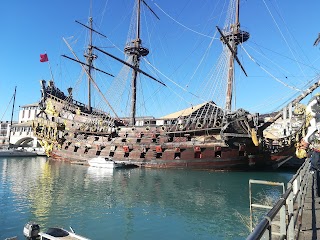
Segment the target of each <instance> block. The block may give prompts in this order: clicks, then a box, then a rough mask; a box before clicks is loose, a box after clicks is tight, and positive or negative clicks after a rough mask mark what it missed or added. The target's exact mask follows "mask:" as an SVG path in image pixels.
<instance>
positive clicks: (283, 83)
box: [240, 44, 302, 92]
mask: <svg viewBox="0 0 320 240" xmlns="http://www.w3.org/2000/svg"><path fill="white" fill-rule="evenodd" d="M240 46H241V48H242V49H243V51H244V52H245V53H246V54H247V56H248V57H249V58H250V59H251V60H252V61H253V62H254V63H255V64H257V65H258V66H259V67H260V68H261V69H262V70H263V71H265V72H266V73H267V74H268V75H269V76H271V77H272V78H273V79H275V80H276V81H277V82H279V83H281V84H282V85H284V86H286V87H288V88H291V89H293V90H296V91H299V92H301V91H302V90H301V89H298V88H296V87H293V86H290V85H288V84H286V83H285V82H283V81H281V80H280V79H279V78H277V77H275V76H273V75H272V74H271V73H270V72H268V70H267V69H265V68H264V67H262V66H261V65H260V64H259V63H258V62H257V61H255V60H254V59H253V57H252V56H251V55H250V54H249V53H248V52H247V51H246V49H245V48H244V47H243V45H242V44H241V45H240Z"/></svg>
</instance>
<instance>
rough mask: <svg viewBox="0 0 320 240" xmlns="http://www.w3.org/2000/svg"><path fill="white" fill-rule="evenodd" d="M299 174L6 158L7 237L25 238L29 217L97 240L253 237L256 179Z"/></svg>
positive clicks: (2, 186)
mask: <svg viewBox="0 0 320 240" xmlns="http://www.w3.org/2000/svg"><path fill="white" fill-rule="evenodd" d="M292 176H293V172H280V171H277V172H213V171H195V170H172V169H141V168H135V169H115V170H113V169H112V170H108V169H97V168H91V167H87V166H81V165H71V164H68V163H64V162H56V161H50V160H47V159H46V158H44V157H28V158H0V239H5V238H8V237H13V236H17V237H18V239H24V237H23V234H22V230H23V226H24V225H25V223H27V222H29V221H33V222H36V223H38V224H39V225H40V227H41V230H45V229H46V228H48V227H54V226H58V227H63V228H65V229H69V226H71V227H72V228H73V229H74V230H75V232H76V233H78V234H80V235H83V236H85V237H88V238H90V239H139V240H141V239H245V238H246V236H247V235H248V234H249V229H248V225H249V222H248V221H247V219H249V190H248V188H249V187H248V181H249V179H261V180H268V181H276V182H285V183H287V182H288V181H289V180H290V179H291V177H292ZM263 194H264V195H271V196H272V197H274V196H275V195H279V194H281V190H279V189H274V188H270V189H269V188H267V189H266V190H263ZM261 196H262V195H261ZM261 198H263V197H261Z"/></svg>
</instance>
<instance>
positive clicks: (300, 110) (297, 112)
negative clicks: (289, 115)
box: [293, 103, 306, 115]
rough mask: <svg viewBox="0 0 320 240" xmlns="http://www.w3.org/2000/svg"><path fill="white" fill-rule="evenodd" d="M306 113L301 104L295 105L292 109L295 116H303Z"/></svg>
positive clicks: (304, 107)
mask: <svg viewBox="0 0 320 240" xmlns="http://www.w3.org/2000/svg"><path fill="white" fill-rule="evenodd" d="M305 112H306V106H305V105H303V104H302V103H297V104H296V105H295V107H294V110H293V113H294V114H295V115H303V114H304V113H305Z"/></svg>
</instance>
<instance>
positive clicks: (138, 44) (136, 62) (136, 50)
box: [124, 0, 149, 126]
mask: <svg viewBox="0 0 320 240" xmlns="http://www.w3.org/2000/svg"><path fill="white" fill-rule="evenodd" d="M140 9H141V0H137V22H136V38H135V39H134V40H132V41H131V42H130V43H127V46H126V47H125V48H124V51H125V53H126V54H127V55H129V56H132V65H133V67H134V68H133V70H132V80H131V91H132V95H131V114H130V125H132V126H134V125H135V120H136V104H137V76H138V71H137V69H139V66H140V57H141V56H147V55H148V54H149V50H148V49H147V48H145V47H142V41H141V39H140Z"/></svg>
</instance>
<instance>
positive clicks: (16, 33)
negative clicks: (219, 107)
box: [0, 0, 320, 120]
mask: <svg viewBox="0 0 320 240" xmlns="http://www.w3.org/2000/svg"><path fill="white" fill-rule="evenodd" d="M106 2H107V3H106ZM133 2H134V1H133V0H108V1H105V0H94V1H93V3H92V6H93V7H92V14H93V16H96V18H95V22H96V25H95V28H96V29H97V30H99V31H101V32H102V33H103V34H105V35H107V36H108V38H109V40H110V42H107V43H106V44H105V45H103V47H104V49H107V50H110V52H112V53H113V54H115V55H117V56H118V57H120V58H124V56H123V54H122V53H121V52H120V51H119V50H117V49H116V48H115V47H114V46H112V44H111V42H112V43H115V44H116V46H117V47H119V48H120V49H123V47H124V44H125V41H126V39H127V32H128V29H129V27H128V25H129V20H130V18H131V14H132V10H131V9H132V6H133ZM147 2H148V4H149V5H150V6H151V7H152V8H153V10H154V11H155V12H156V13H157V14H158V16H159V17H160V19H161V20H160V21H158V20H156V18H154V17H152V16H151V15H150V14H149V13H148V12H147V11H146V10H145V12H146V14H144V15H143V16H142V21H144V20H145V19H148V20H147V23H146V24H145V25H144V26H145V28H144V30H143V34H145V35H144V36H146V37H145V38H143V41H144V42H143V43H144V44H145V45H146V46H148V48H149V49H150V50H151V52H152V54H150V55H149V56H148V61H150V62H151V63H152V64H153V65H154V66H156V67H157V69H158V70H159V71H161V73H162V74H163V75H161V74H159V73H157V72H156V71H154V70H152V69H150V68H148V66H147V64H145V65H143V64H142V66H141V67H142V68H144V70H146V71H147V72H149V73H150V72H152V74H155V75H156V77H157V78H159V79H160V80H162V81H164V82H166V83H167V84H168V86H169V88H170V89H172V88H173V87H174V84H172V83H170V81H168V80H167V79H166V77H164V75H165V76H167V77H169V78H170V79H172V80H174V81H176V82H177V83H179V84H180V85H181V86H183V87H184V88H185V89H187V90H188V91H190V92H192V93H194V92H197V93H198V92H199V94H200V95H201V96H204V95H202V94H201V92H200V91H198V90H199V89H196V87H195V86H197V82H199V86H200V80H201V79H204V78H206V77H205V76H208V72H209V71H210V69H209V67H204V68H203V69H201V71H202V72H200V69H198V70H197V71H196V69H197V66H198V63H199V62H200V61H201V59H204V57H203V56H204V53H205V51H206V49H207V47H208V46H209V45H210V41H211V39H210V38H208V37H206V36H203V35H208V36H214V34H215V33H216V28H215V26H216V25H218V26H220V27H222V26H223V24H224V15H225V13H226V5H227V4H228V1H226V0H220V1H218V0H217V1H212V0H188V1H187V0H176V1H168V0H149V1H147ZM89 7H90V1H85V0H82V1H79V0H68V1H65V0H55V1H43V0H42V1H40V0H30V1H18V0H10V1H4V2H3V3H2V4H1V9H2V13H1V15H0V22H1V32H2V33H1V46H2V51H1V55H2V56H1V58H0V70H1V71H0V74H1V75H0V76H1V77H0V91H1V93H0V104H1V105H0V106H1V107H0V117H2V116H4V117H3V118H2V119H1V120H9V119H10V115H11V113H10V110H11V106H10V107H9V110H8V111H7V112H6V113H5V109H6V108H7V105H8V103H9V101H10V99H11V97H12V94H13V91H14V87H15V86H17V100H16V106H20V105H24V104H29V103H34V102H36V101H38V100H39V99H40V85H39V81H40V80H41V79H45V80H49V79H50V78H51V74H50V70H49V67H48V64H47V63H40V62H39V55H40V54H41V53H44V52H47V54H48V56H49V61H50V66H51V69H52V72H53V75H54V78H55V82H56V85H57V86H58V87H61V89H62V90H65V89H66V88H67V87H68V86H72V83H71V82H72V80H74V79H76V78H77V77H78V76H79V73H80V68H79V66H78V65H77V64H75V63H72V64H71V63H65V62H66V60H64V59H62V57H61V54H66V55H69V56H72V54H71V53H70V51H69V50H68V48H67V47H66V45H65V43H64V42H63V40H62V37H65V38H66V39H68V41H70V42H72V43H75V42H76V41H75V39H78V42H79V43H80V44H79V45H78V46H76V44H74V47H75V52H76V53H77V54H79V56H81V51H82V50H83V47H84V44H81V40H80V37H79V38H78V36H80V35H81V34H82V35H84V32H85V31H84V30H83V28H82V27H81V26H80V25H78V24H76V23H75V20H78V21H80V22H82V23H86V22H87V19H88V17H89ZM319 9H320V1H318V0H309V1H297V0H295V1H292V0H281V1H276V0H244V1H242V2H241V12H240V19H241V28H242V29H243V30H246V31H249V32H250V35H251V38H250V39H249V41H248V42H247V43H245V44H244V45H243V46H244V48H245V50H246V51H247V52H248V53H249V54H250V55H251V56H254V58H255V59H256V61H258V63H259V65H258V64H257V63H254V62H253V61H252V60H250V59H249V58H248V55H247V54H246V52H245V51H244V50H241V49H239V52H238V56H239V58H240V60H241V62H242V64H243V65H244V67H245V69H246V71H247V73H248V75H249V77H244V76H243V74H241V72H239V71H236V74H235V75H236V78H237V79H239V80H238V82H237V83H236V89H237V94H238V95H237V98H236V100H237V103H236V106H237V107H242V108H245V109H248V110H252V111H259V112H262V113H265V112H269V111H273V110H276V109H277V107H279V106H281V105H282V104H283V103H284V102H286V101H287V100H288V99H290V96H291V97H292V96H295V95H297V94H298V93H299V91H296V90H292V89H290V88H289V87H288V86H285V85H284V84H282V83H280V82H279V81H277V80H281V81H283V82H284V83H286V84H287V85H289V86H292V87H295V88H298V89H301V88H302V87H303V85H304V83H306V82H307V81H309V80H310V79H311V78H313V77H315V76H316V75H317V74H318V73H319V70H320V59H319V58H320V49H319V46H318V47H314V46H312V45H313V42H314V40H315V39H316V37H317V35H318V33H319V32H320V26H319V22H320V21H319ZM169 16H170V17H172V18H170V17H169ZM200 33H202V34H203V35H201V34H200ZM71 36H73V38H72V39H71V38H70V37H71ZM217 36H218V35H217ZM214 44H215V45H216V46H214V47H212V48H211V49H210V52H211V53H212V55H213V56H212V57H211V56H210V57H209V56H206V57H205V58H206V60H207V61H211V62H212V63H213V62H214V60H215V57H217V54H218V52H220V51H221V44H220V43H219V41H215V42H214ZM264 54H265V55H264ZM266 56H268V58H267V57H266ZM264 60H266V61H265V62H268V63H264ZM99 61H100V58H99ZM101 61H102V60H101ZM262 63H263V64H262ZM66 64H68V65H66ZM264 64H265V65H264ZM104 67H105V68H106V69H105V70H106V71H109V72H111V73H112V74H116V73H117V71H119V70H120V64H118V63H114V62H112V61H111V60H110V59H109V60H108V61H107V62H105V64H104ZM262 67H263V69H264V70H263V69H262ZM266 70H267V71H266ZM66 72H67V74H66ZM267 72H268V73H267ZM65 74H66V75H65ZM194 75H195V76H194ZM197 78H198V79H197ZM276 79H277V80H276ZM102 81H105V82H107V81H109V80H108V79H107V80H102ZM201 86H204V85H201ZM146 91H148V90H146ZM149 91H150V92H151V93H152V91H155V92H160V93H161V97H162V98H163V99H162V100H160V101H159V102H154V103H153V104H154V105H153V106H151V108H153V109H156V108H161V111H162V113H161V114H162V115H165V114H168V113H170V112H171V111H177V110H179V109H181V108H184V107H188V106H190V103H192V104H196V103H199V102H201V101H198V102H197V101H196V100H195V101H193V96H192V95H190V94H189V93H187V94H186V96H182V95H183V94H185V92H184V93H183V91H182V92H181V93H177V91H174V94H173V93H167V92H165V91H164V90H162V89H160V88H159V86H157V85H156V86H152V87H150V89H149ZM162 91H163V92H162ZM144 94H145V95H147V92H144ZM79 96H80V97H81V95H79ZM182 98H183V99H184V100H181V99H182ZM168 99H172V100H173V103H171V104H168V105H165V104H163V103H164V101H165V100H168ZM276 100H279V101H276ZM273 101H274V102H273ZM150 102H151V101H150ZM266 102H267V103H272V104H271V106H270V104H269V105H268V104H266ZM17 110H18V107H17V108H16V112H15V115H14V116H15V119H17V116H18V115H17ZM145 114H147V115H148V114H150V115H151V114H153V112H152V111H146V112H145ZM161 114H160V115H161ZM120 115H121V114H120Z"/></svg>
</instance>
